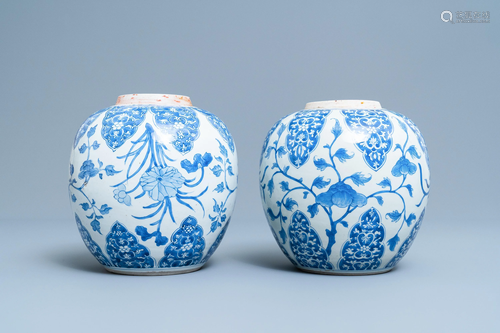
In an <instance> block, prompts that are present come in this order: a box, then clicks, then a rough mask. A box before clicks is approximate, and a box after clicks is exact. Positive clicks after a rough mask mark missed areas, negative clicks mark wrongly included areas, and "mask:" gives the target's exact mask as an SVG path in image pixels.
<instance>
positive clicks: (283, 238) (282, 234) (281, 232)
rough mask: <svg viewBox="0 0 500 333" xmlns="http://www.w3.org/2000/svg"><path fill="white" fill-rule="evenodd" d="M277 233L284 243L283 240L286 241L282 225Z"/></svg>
mask: <svg viewBox="0 0 500 333" xmlns="http://www.w3.org/2000/svg"><path fill="white" fill-rule="evenodd" d="M279 234H280V237H281V240H282V242H283V244H285V242H286V232H285V229H283V227H282V228H281V230H280V231H279Z"/></svg>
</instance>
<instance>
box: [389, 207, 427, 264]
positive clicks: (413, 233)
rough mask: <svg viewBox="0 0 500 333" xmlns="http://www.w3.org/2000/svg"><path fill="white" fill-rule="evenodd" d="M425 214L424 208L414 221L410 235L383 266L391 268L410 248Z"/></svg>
mask: <svg viewBox="0 0 500 333" xmlns="http://www.w3.org/2000/svg"><path fill="white" fill-rule="evenodd" d="M424 215H425V209H424V210H423V211H422V213H421V214H420V217H419V218H418V221H417V222H416V223H415V225H414V226H413V228H412V229H411V231H410V235H409V236H408V238H406V240H405V241H404V242H403V244H402V245H401V247H400V248H399V251H398V253H397V254H396V255H395V256H394V258H392V259H391V261H389V263H388V264H387V265H386V266H385V268H392V267H394V266H396V264H397V263H398V262H399V261H400V260H401V259H402V258H403V257H404V256H405V255H406V253H407V252H408V250H409V249H410V247H411V245H412V244H413V241H414V240H415V238H416V237H417V233H418V231H419V230H420V226H421V225H422V221H423V219H424Z"/></svg>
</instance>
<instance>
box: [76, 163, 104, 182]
mask: <svg viewBox="0 0 500 333" xmlns="http://www.w3.org/2000/svg"><path fill="white" fill-rule="evenodd" d="M98 173H99V169H97V168H96V167H95V166H94V163H93V162H92V161H91V160H86V161H85V162H83V164H82V166H81V167H80V173H79V174H78V178H80V179H86V178H92V177H95V176H96V175H97V174H98Z"/></svg>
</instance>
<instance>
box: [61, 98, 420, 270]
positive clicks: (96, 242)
mask: <svg viewBox="0 0 500 333" xmlns="http://www.w3.org/2000/svg"><path fill="white" fill-rule="evenodd" d="M259 180H260V186H261V197H262V202H263V206H264V210H265V213H266V217H267V219H268V222H269V225H270V227H271V232H272V233H273V235H274V237H275V239H276V241H277V243H278V245H279V246H280V248H281V250H282V251H283V253H284V254H285V255H286V256H287V257H288V259H289V260H290V261H291V262H292V263H293V264H294V265H295V266H297V267H298V268H300V269H302V270H304V271H308V272H313V273H323V274H342V275H362V274H376V273H383V272H387V271H389V270H391V269H392V268H393V267H394V266H395V265H396V264H397V263H398V262H399V260H401V258H402V257H403V256H404V255H405V254H406V252H407V251H408V249H409V247H410V246H411V244H412V242H413V240H414V239H415V237H416V234H417V232H418V230H419V228H420V225H421V223H422V219H423V216H424V213H425V206H426V204H427V196H428V193H429V161H428V155H427V150H426V147H425V143H424V140H423V138H422V135H421V134H420V132H419V130H418V129H417V127H416V126H415V124H414V123H413V122H412V121H411V120H409V119H408V118H406V117H405V116H403V115H401V114H398V113H395V112H392V111H388V110H385V109H382V108H381V106H380V104H379V103H378V102H374V101H357V100H356V101H326V102H314V103H308V104H307V105H306V108H305V109H304V110H302V111H299V112H296V113H293V114H291V115H289V116H286V117H284V118H283V119H281V120H280V121H278V122H277V123H276V124H275V125H274V126H273V127H272V128H271V130H270V131H269V133H268V135H267V137H266V139H265V141H264V146H263V150H262V157H261V163H260V177H259ZM237 183H238V166H237V155H236V147H235V144H234V141H233V138H232V136H231V134H230V133H229V130H228V129H227V127H226V126H225V124H224V123H223V122H222V121H221V120H220V119H219V118H217V117H216V116H215V115H213V114H212V113H210V112H207V111H205V110H202V109H199V108H196V107H193V106H192V104H191V101H190V99H189V98H188V97H186V96H179V95H161V94H133V95H123V96H120V97H119V98H118V101H117V103H116V105H114V106H111V107H109V108H106V109H103V110H101V111H98V112H96V113H94V114H93V115H92V116H90V117H89V118H88V119H87V120H86V121H85V122H84V124H83V125H82V126H81V127H80V130H79V131H78V133H77V135H76V137H75V141H74V144H73V149H72V152H71V160H70V178H69V193H70V198H71V205H72V208H73V211H74V213H75V219H76V223H77V226H78V229H79V231H80V234H81V236H82V238H83V241H84V242H85V245H86V246H87V248H88V249H89V251H90V252H91V253H92V254H93V255H94V256H95V257H96V259H97V260H98V261H99V262H100V263H101V264H102V265H104V267H105V268H106V269H107V270H108V271H111V272H114V273H121V274H133V275H167V274H178V273H188V272H192V271H195V270H198V269H200V268H201V267H202V266H203V265H204V264H205V263H206V262H207V260H208V259H209V258H210V257H211V256H212V254H213V253H214V252H215V250H216V249H217V247H218V246H219V244H220V242H221V240H222V238H223V237H224V234H225V232H226V229H227V227H228V225H229V222H230V220H231V214H232V212H233V207H234V202H235V199H236V190H237Z"/></svg>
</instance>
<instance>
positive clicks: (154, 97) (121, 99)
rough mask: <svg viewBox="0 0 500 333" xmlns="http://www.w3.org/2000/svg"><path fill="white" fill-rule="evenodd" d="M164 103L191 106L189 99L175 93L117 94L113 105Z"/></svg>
mask: <svg viewBox="0 0 500 333" xmlns="http://www.w3.org/2000/svg"><path fill="white" fill-rule="evenodd" d="M141 104H142V105H144V104H149V105H164V106H193V104H191V99H190V98H189V97H188V96H184V95H175V94H126V95H120V96H118V99H117V100H116V104H115V105H141Z"/></svg>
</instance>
